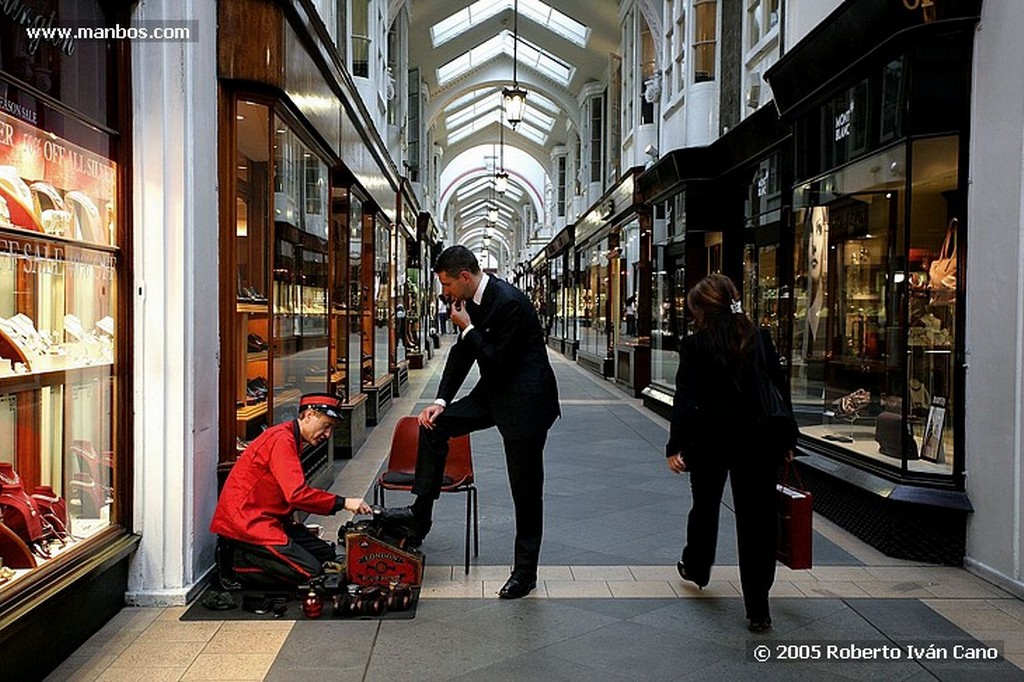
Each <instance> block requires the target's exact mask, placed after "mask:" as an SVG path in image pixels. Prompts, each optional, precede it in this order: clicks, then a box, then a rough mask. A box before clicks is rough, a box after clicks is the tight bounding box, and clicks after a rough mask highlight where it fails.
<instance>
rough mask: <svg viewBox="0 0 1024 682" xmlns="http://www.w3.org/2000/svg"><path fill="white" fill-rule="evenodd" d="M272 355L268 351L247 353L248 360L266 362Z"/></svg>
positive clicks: (246, 358)
mask: <svg viewBox="0 0 1024 682" xmlns="http://www.w3.org/2000/svg"><path fill="white" fill-rule="evenodd" d="M269 357H270V355H269V353H267V351H265V350H264V351H260V352H259V353H246V355H245V360H246V362H265V361H266V360H267V359H268V358H269Z"/></svg>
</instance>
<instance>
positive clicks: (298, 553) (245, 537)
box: [210, 393, 370, 589]
mask: <svg viewBox="0 0 1024 682" xmlns="http://www.w3.org/2000/svg"><path fill="white" fill-rule="evenodd" d="M340 418H341V401H340V400H339V399H338V398H337V397H335V396H333V395H330V394H328V393H310V394H307V395H304V396H302V399H301V401H300V402H299V416H298V418H297V419H294V420H292V421H289V422H284V423H281V424H278V425H276V426H273V427H271V428H269V429H267V430H266V431H264V432H263V433H262V434H260V436H259V437H258V438H256V440H254V441H253V442H252V443H250V444H249V446H248V447H247V448H246V449H245V451H244V452H243V453H242V454H241V455H240V456H239V458H238V461H237V462H235V465H234V467H232V469H231V473H229V474H228V478H227V481H226V482H225V483H224V489H223V490H222V491H221V494H220V499H219V500H218V501H217V509H216V510H215V511H214V513H213V521H212V522H211V523H210V530H211V531H213V532H214V533H216V534H217V535H218V536H219V537H218V543H217V567H218V577H219V578H220V581H221V587H223V588H225V589H238V588H240V587H243V586H244V587H275V586H276V587H285V586H296V585H300V584H304V583H308V582H309V580H310V578H312V577H314V576H316V575H319V574H321V573H322V572H323V564H324V562H326V561H334V560H335V551H334V546H333V545H331V544H330V543H328V542H325V541H323V540H321V539H320V538H318V537H316V535H314V534H313V533H312V532H311V531H310V530H309V529H307V528H306V526H305V525H303V524H301V523H298V522H297V521H295V520H294V519H293V517H292V514H293V512H296V511H304V512H309V513H311V514H321V515H324V514H335V513H337V512H339V511H341V510H342V509H347V510H348V511H350V512H353V513H355V514H369V513H370V507H369V505H367V504H366V502H365V501H364V500H362V499H360V498H358V497H349V498H345V497H339V496H338V495H335V494H333V493H329V492H327V491H325V490H319V489H317V488H311V487H310V486H308V485H306V477H305V474H304V473H303V471H302V464H301V463H300V461H299V453H300V452H302V449H303V448H304V447H307V446H315V445H320V444H321V443H323V442H324V441H326V440H327V439H328V438H330V437H331V431H332V430H333V429H334V425H335V424H336V423H337V421H338V420H339V419H340Z"/></svg>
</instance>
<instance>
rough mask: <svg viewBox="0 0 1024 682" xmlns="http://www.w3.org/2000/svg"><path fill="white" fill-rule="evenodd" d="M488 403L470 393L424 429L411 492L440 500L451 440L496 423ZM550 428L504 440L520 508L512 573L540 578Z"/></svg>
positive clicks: (529, 577) (515, 500) (510, 474)
mask: <svg viewBox="0 0 1024 682" xmlns="http://www.w3.org/2000/svg"><path fill="white" fill-rule="evenodd" d="M494 425H495V424H494V417H493V415H491V413H490V411H489V410H488V409H487V407H486V406H484V405H481V404H480V403H479V402H477V401H476V400H474V399H472V398H470V397H466V398H462V399H460V400H456V401H455V402H453V403H452V404H451V405H449V406H448V407H446V408H445V410H444V412H442V413H441V414H440V415H438V417H437V419H436V420H435V421H434V428H433V429H427V428H424V427H422V426H421V427H420V437H419V451H418V453H417V457H416V477H415V479H414V481H413V486H412V492H413V493H414V494H416V495H424V496H426V497H428V498H430V499H434V500H436V499H437V498H438V497H439V496H440V494H441V485H442V482H443V480H444V467H445V462H446V461H447V459H448V439H450V438H453V437H456V436H462V435H465V434H467V433H472V432H474V431H481V430H483V429H487V428H490V427H492V426H494ZM547 437H548V434H547V431H540V432H538V433H534V434H530V435H528V436H524V437H517V438H504V437H503V443H504V448H505V466H506V469H507V471H508V482H509V487H510V488H511V491H512V502H513V504H514V505H515V512H516V539H515V560H514V569H513V574H514V575H516V576H517V577H518V578H521V579H523V580H536V578H537V563H538V561H539V559H540V542H541V535H542V534H543V529H544V510H543V503H544V500H543V498H544V444H545V443H546V442H547Z"/></svg>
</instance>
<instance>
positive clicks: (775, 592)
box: [733, 580, 806, 597]
mask: <svg viewBox="0 0 1024 682" xmlns="http://www.w3.org/2000/svg"><path fill="white" fill-rule="evenodd" d="M733 585H734V586H735V587H736V589H737V591H738V590H739V582H734V583H733ZM768 594H769V596H771V597H803V596H806V595H804V593H803V592H801V591H800V588H798V587H797V586H796V585H795V584H794V583H791V582H789V581H788V580H776V581H775V584H773V585H772V589H771V591H770V592H769V593H768Z"/></svg>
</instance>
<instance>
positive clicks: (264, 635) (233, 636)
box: [202, 628, 290, 655]
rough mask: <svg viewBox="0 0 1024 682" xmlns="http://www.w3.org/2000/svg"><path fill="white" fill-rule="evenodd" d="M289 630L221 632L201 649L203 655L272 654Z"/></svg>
mask: <svg viewBox="0 0 1024 682" xmlns="http://www.w3.org/2000/svg"><path fill="white" fill-rule="evenodd" d="M289 632H290V629H288V630H285V629H282V628H273V629H263V630H257V629H249V630H227V631H225V630H223V629H221V630H220V631H218V632H217V634H215V635H214V636H213V639H211V640H210V641H209V643H208V644H207V645H206V647H205V648H204V649H203V651H202V653H204V654H274V655H276V654H277V652H278V651H280V649H281V645H282V644H284V640H285V639H287V638H288V634H289Z"/></svg>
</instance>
